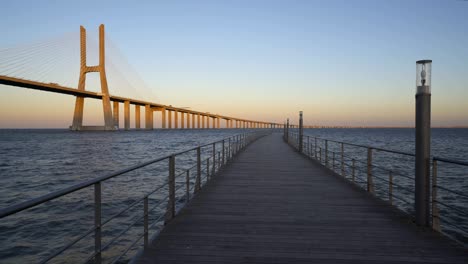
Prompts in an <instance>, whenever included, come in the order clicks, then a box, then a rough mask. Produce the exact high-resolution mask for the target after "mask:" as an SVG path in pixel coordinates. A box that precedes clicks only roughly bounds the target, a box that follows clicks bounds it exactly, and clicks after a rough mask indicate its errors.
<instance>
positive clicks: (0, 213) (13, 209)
mask: <svg viewBox="0 0 468 264" xmlns="http://www.w3.org/2000/svg"><path fill="white" fill-rule="evenodd" d="M167 158H169V156H167V157H162V158H158V159H154V160H150V161H147V162H143V163H140V164H138V165H135V166H132V167H128V168H126V169H123V170H120V171H117V172H113V173H110V174H108V175H104V176H101V177H98V178H96V179H91V180H88V181H85V182H82V183H78V184H75V185H72V186H70V187H67V188H64V189H62V190H58V191H55V192H51V193H48V194H46V195H43V196H39V197H38V198H34V199H31V200H28V201H24V202H21V203H18V204H14V205H11V206H8V207H6V208H3V209H1V210H0V218H3V217H6V216H9V215H12V214H14V213H18V212H21V211H23V210H26V209H28V208H31V207H34V206H36V205H39V204H42V203H45V202H48V201H50V200H53V199H55V198H58V197H60V196H64V195H67V194H69V193H72V192H75V191H79V190H81V189H84V188H86V187H89V186H91V185H93V184H96V183H99V182H102V181H105V180H108V179H111V178H114V177H116V176H119V175H122V174H125V173H127V172H130V171H133V170H136V169H139V168H142V167H146V166H148V165H150V164H153V163H156V162H159V161H162V160H165V159H167Z"/></svg>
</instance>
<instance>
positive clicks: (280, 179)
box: [134, 134, 468, 263]
mask: <svg viewBox="0 0 468 264" xmlns="http://www.w3.org/2000/svg"><path fill="white" fill-rule="evenodd" d="M134 261H135V262H136V263H468V253H467V250H466V249H464V248H462V247H460V246H458V245H457V244H455V243H454V242H452V241H451V240H449V239H447V238H445V237H444V236H442V235H440V234H438V233H436V232H434V231H432V230H430V229H428V228H421V227H417V226H416V225H414V224H413V222H412V220H410V219H409V218H408V216H406V215H404V214H402V213H401V212H400V211H398V210H397V209H395V208H392V207H391V206H389V205H387V204H386V203H384V202H382V201H380V200H378V199H377V198H375V197H373V196H372V195H370V194H369V193H366V192H365V191H363V190H361V189H358V188H357V187H356V186H354V185H352V184H351V183H349V182H347V181H346V180H344V179H342V178H341V177H339V176H338V175H335V174H334V173H332V172H331V171H330V170H328V169H326V168H324V167H323V166H321V165H319V164H318V163H315V162H314V161H312V160H310V159H308V158H306V157H305V156H303V155H301V154H299V153H297V152H296V151H295V150H294V149H293V148H291V147H290V146H288V145H287V144H285V143H284V142H283V141H282V138H281V135H280V134H272V135H270V136H266V137H263V138H261V139H259V140H257V141H256V142H254V143H253V144H252V145H250V146H249V147H248V148H247V149H246V150H245V151H244V152H241V153H240V154H239V155H238V156H237V157H236V158H235V159H234V160H233V161H232V162H231V164H229V165H228V166H227V167H226V168H225V169H224V170H223V171H222V172H221V173H220V174H219V175H216V178H214V179H213V180H212V181H211V182H209V183H208V184H207V185H206V186H205V187H204V188H203V189H202V191H201V192H199V194H198V195H197V196H196V197H195V198H194V199H193V200H192V201H191V202H190V203H189V205H188V206H186V207H185V208H184V209H182V211H181V212H180V213H179V214H178V215H177V216H176V217H175V218H174V219H173V220H172V221H171V222H170V223H168V224H167V226H166V227H165V228H164V229H163V230H162V232H161V233H160V234H159V236H158V237H157V238H156V239H155V240H154V241H152V242H151V244H150V246H149V247H147V248H146V249H145V250H144V251H143V252H142V254H140V255H139V256H138V257H137V258H136V259H135V260H134Z"/></svg>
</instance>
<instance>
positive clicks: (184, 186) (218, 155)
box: [0, 132, 268, 263]
mask: <svg viewBox="0 0 468 264" xmlns="http://www.w3.org/2000/svg"><path fill="white" fill-rule="evenodd" d="M267 133H268V132H249V133H243V134H239V135H235V136H231V137H228V138H225V139H222V140H219V141H216V142H212V143H209V144H205V145H201V146H198V147H195V148H191V149H189V150H185V151H182V152H178V153H174V154H171V155H168V156H165V157H161V158H157V159H153V160H150V161H146V162H143V163H140V164H138V165H135V166H132V167H129V168H125V169H123V170H120V171H117V172H114V173H111V174H108V175H105V176H101V177H98V178H95V179H92V180H88V181H85V182H82V183H79V184H76V185H73V186H70V187H68V188H64V189H61V190H58V191H55V192H51V193H49V194H46V195H43V196H40V197H38V198H35V199H32V200H28V201H25V202H22V203H19V204H15V205H12V206H9V207H6V208H3V209H1V210H0V219H2V221H5V220H8V217H12V216H16V215H17V214H19V213H21V212H23V211H25V210H27V209H30V208H35V207H36V206H39V205H44V204H46V203H50V202H51V201H53V200H54V199H57V198H60V197H64V196H65V195H68V194H74V193H77V192H78V191H81V190H84V189H87V188H93V191H92V193H93V208H94V210H93V211H94V217H93V222H94V225H93V227H92V228H89V229H88V230H87V231H85V232H83V233H82V234H80V235H78V236H76V237H74V238H73V239H72V240H71V241H70V242H68V243H67V244H65V245H64V246H61V247H60V248H58V249H56V250H55V251H53V252H46V253H41V255H46V256H45V257H44V258H43V259H42V260H40V261H39V263H47V262H49V261H51V260H56V258H57V257H58V256H61V255H65V254H64V252H66V251H67V250H69V249H71V248H72V247H73V246H74V245H76V244H77V243H79V242H81V241H83V240H84V239H85V238H89V237H92V240H94V241H93V244H94V250H93V253H92V254H90V255H87V256H86V257H85V258H83V257H80V258H79V259H81V260H84V261H83V263H89V262H93V263H102V262H109V263H116V262H118V261H119V260H121V259H122V258H123V257H124V256H125V255H126V254H127V253H128V252H129V251H130V250H132V249H133V250H136V249H137V246H139V244H138V243H139V242H140V244H141V243H142V244H143V246H145V247H146V246H148V243H149V235H150V230H152V229H154V228H156V227H157V231H156V232H155V235H157V233H158V232H159V231H160V230H161V228H160V227H161V226H162V225H163V223H167V222H168V221H170V220H171V219H173V218H174V217H175V215H176V214H177V212H178V210H180V209H181V208H182V207H183V206H185V205H186V204H187V203H188V202H189V201H190V199H191V198H192V197H193V195H195V194H196V193H197V192H198V191H200V189H201V188H202V186H203V185H204V184H206V183H207V182H208V181H209V180H210V179H212V178H213V177H214V176H215V175H216V174H217V173H218V172H219V171H220V170H221V169H222V168H223V166H225V165H226V164H227V163H228V162H229V161H230V160H231V159H232V158H233V157H234V156H235V155H236V154H237V153H239V151H241V150H243V149H244V148H245V147H246V146H247V145H248V144H250V143H251V142H253V141H254V140H256V139H258V138H259V137H262V136H264V135H266V134H267ZM184 155H195V157H193V156H191V157H190V159H188V160H195V162H194V163H195V164H194V165H193V166H189V167H184V168H177V167H176V158H177V157H181V156H184ZM162 162H167V167H166V171H167V172H168V174H167V179H166V180H165V181H164V182H163V183H162V184H160V185H158V186H155V187H152V188H151V189H150V191H148V192H146V193H145V194H144V195H143V196H141V197H139V198H137V199H135V200H133V201H132V202H131V203H130V204H128V205H126V206H119V210H118V211H116V212H113V214H112V215H111V216H110V217H108V218H104V217H103V215H102V211H103V210H102V205H103V195H102V193H103V191H102V190H103V185H105V184H106V181H109V180H110V179H114V178H116V177H118V176H121V175H124V174H127V173H129V172H133V171H136V170H138V169H140V168H145V167H147V166H150V165H154V164H160V163H162ZM186 163H187V162H186ZM185 166H186V164H185ZM192 170H195V175H194V177H193V176H191V171H192ZM155 174H156V175H153V176H154V177H159V176H160V175H158V173H155ZM193 178H195V179H194V180H193ZM180 179H181V180H180ZM177 180H179V181H177ZM161 192H164V193H165V194H166V195H163V197H157V198H154V197H152V195H155V194H159V195H161ZM181 202H183V204H182V205H180V203H181ZM137 207H142V208H140V209H139V210H141V209H142V211H140V212H137V213H136V214H135V215H134V217H133V221H132V222H131V223H130V224H127V225H126V226H125V227H121V228H120V230H119V232H118V233H117V234H116V235H115V233H116V232H114V234H112V235H113V237H112V238H110V239H107V241H105V243H104V242H103V227H104V226H106V225H108V224H109V223H110V222H111V221H113V220H115V219H118V218H119V217H121V216H122V215H123V214H126V213H127V212H129V211H130V210H131V209H132V208H137ZM164 207H165V209H164ZM155 212H156V213H157V214H156V215H155V216H154V219H153V221H152V222H150V220H151V219H150V215H151V214H152V213H155ZM48 217H50V218H51V219H53V217H54V216H53V215H50V216H48ZM135 227H139V228H141V230H140V232H137V235H136V238H134V240H133V241H131V242H130V245H129V246H126V247H124V248H122V247H121V245H119V246H118V247H117V248H118V250H114V251H113V252H112V253H111V254H109V256H108V257H107V258H106V259H104V258H103V252H104V251H106V250H110V249H111V247H112V246H113V245H114V244H118V243H117V242H118V240H119V239H120V238H121V237H122V236H123V235H125V234H126V233H128V232H129V230H130V229H132V228H135ZM142 238H143V242H141V239H142ZM88 246H89V245H88ZM67 260H68V259H67Z"/></svg>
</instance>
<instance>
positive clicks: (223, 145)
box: [222, 139, 225, 165]
mask: <svg viewBox="0 0 468 264" xmlns="http://www.w3.org/2000/svg"><path fill="white" fill-rule="evenodd" d="M222 147H223V151H222V153H223V155H222V163H223V165H224V164H225V163H224V152H225V149H224V139H223V146H222Z"/></svg>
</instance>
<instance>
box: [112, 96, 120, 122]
mask: <svg viewBox="0 0 468 264" xmlns="http://www.w3.org/2000/svg"><path fill="white" fill-rule="evenodd" d="M113 103H114V107H113V110H114V113H113V115H114V126H115V127H116V128H117V129H118V128H119V102H117V101H114V102H113Z"/></svg>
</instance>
